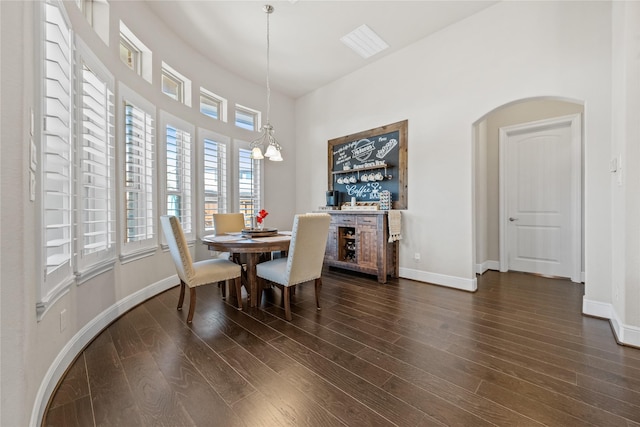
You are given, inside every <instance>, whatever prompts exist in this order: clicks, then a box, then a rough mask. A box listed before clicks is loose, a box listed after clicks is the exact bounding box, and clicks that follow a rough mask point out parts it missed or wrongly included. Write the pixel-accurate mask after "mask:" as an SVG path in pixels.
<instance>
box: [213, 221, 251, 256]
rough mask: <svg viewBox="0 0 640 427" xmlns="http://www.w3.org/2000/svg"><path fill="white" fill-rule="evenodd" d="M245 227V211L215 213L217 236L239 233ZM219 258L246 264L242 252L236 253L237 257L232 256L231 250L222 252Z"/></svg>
mask: <svg viewBox="0 0 640 427" xmlns="http://www.w3.org/2000/svg"><path fill="white" fill-rule="evenodd" d="M244 228H245V223H244V214H243V213H217V214H213V229H214V231H215V233H216V236H220V235H222V234H225V233H237V232H240V231H242V230H243V229H244ZM218 258H226V259H231V260H232V261H234V262H235V263H237V264H245V262H244V261H245V260H243V259H241V257H240V254H236V255H235V258H233V259H232V258H231V254H230V253H229V252H221V253H220V254H218Z"/></svg>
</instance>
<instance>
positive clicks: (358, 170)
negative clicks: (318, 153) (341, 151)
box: [331, 164, 393, 175]
mask: <svg viewBox="0 0 640 427" xmlns="http://www.w3.org/2000/svg"><path fill="white" fill-rule="evenodd" d="M392 167H393V165H386V164H385V165H375V166H367V167H364V168H358V169H349V170H341V171H334V172H331V173H332V174H333V175H340V174H343V173H357V172H365V171H371V170H375V169H387V168H392Z"/></svg>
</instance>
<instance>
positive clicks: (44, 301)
mask: <svg viewBox="0 0 640 427" xmlns="http://www.w3.org/2000/svg"><path fill="white" fill-rule="evenodd" d="M44 42H45V48H44V82H43V98H44V103H43V107H42V116H43V128H42V138H41V150H42V153H43V155H42V182H41V188H42V190H41V191H42V208H43V209H42V222H43V233H42V235H43V245H44V248H43V257H42V258H43V262H44V281H43V283H42V286H41V288H40V295H39V298H38V299H39V302H38V312H39V313H40V314H42V312H43V311H44V310H46V308H47V307H48V305H49V303H50V302H52V301H53V300H54V299H55V298H56V296H57V295H59V294H60V293H61V292H62V291H63V290H64V289H66V287H67V286H68V285H69V284H70V283H71V282H72V281H73V266H72V252H73V251H72V244H73V239H72V227H73V224H72V213H73V205H72V188H71V186H72V179H73V176H72V169H73V158H72V155H73V151H72V138H71V127H72V114H73V98H74V96H73V91H72V90H73V89H72V88H73V86H72V83H73V74H72V71H71V70H72V65H73V64H72V58H73V57H72V39H71V30H70V27H69V24H68V22H67V20H66V18H65V16H64V14H63V10H62V5H61V4H60V3H58V2H54V1H49V2H47V3H46V4H45V5H44Z"/></svg>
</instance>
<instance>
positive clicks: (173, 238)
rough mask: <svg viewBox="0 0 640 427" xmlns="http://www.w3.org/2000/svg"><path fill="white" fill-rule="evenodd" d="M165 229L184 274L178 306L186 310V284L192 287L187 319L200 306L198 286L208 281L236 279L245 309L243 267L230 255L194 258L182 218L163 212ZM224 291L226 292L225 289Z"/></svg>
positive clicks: (208, 282)
mask: <svg viewBox="0 0 640 427" xmlns="http://www.w3.org/2000/svg"><path fill="white" fill-rule="evenodd" d="M160 223H161V224H162V231H163V232H164V235H165V237H166V239H167V244H168V245H169V252H171V257H172V258H173V262H174V263H175V265H176V270H177V273H178V277H179V278H180V298H179V299H178V310H182V303H183V302H184V290H185V286H188V287H189V292H190V293H189V314H188V315H187V323H191V321H192V320H193V313H194V311H195V309H196V287H198V286H201V285H208V284H210V283H220V282H227V283H229V281H230V280H232V279H233V280H234V285H235V289H236V296H237V299H238V310H242V293H241V292H242V288H241V281H240V274H241V270H242V267H241V266H240V265H238V264H236V263H234V262H231V261H229V260H226V259H220V258H215V259H207V260H203V261H196V262H193V260H192V258H191V253H190V252H189V247H188V246H187V240H186V239H185V237H184V232H183V231H182V226H181V225H180V221H178V218H176V217H175V216H174V215H163V216H161V217H160ZM229 284H230V283H229ZM223 295H224V293H223Z"/></svg>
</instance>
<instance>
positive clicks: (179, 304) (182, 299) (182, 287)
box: [178, 280, 186, 311]
mask: <svg viewBox="0 0 640 427" xmlns="http://www.w3.org/2000/svg"><path fill="white" fill-rule="evenodd" d="M185 286H186V285H185V283H184V282H183V281H182V280H180V297H178V311H180V310H182V304H183V303H184V288H185Z"/></svg>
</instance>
